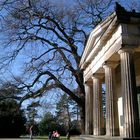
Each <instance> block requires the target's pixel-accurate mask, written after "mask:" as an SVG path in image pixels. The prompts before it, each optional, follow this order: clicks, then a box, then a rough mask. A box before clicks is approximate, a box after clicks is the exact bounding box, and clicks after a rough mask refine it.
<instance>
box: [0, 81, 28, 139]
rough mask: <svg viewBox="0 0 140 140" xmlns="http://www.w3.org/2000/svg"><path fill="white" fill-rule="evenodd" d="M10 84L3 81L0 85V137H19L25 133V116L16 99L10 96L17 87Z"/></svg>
mask: <svg viewBox="0 0 140 140" xmlns="http://www.w3.org/2000/svg"><path fill="white" fill-rule="evenodd" d="M8 85H10V87H9V88H8ZM11 85H12V84H10V83H5V84H4V85H3V86H1V87H0V99H1V100H0V137H19V136H20V135H21V134H25V123H26V118H25V115H24V112H23V110H22V109H21V108H20V106H19V103H18V101H17V100H15V99H12V98H11V95H14V94H16V92H17V90H16V89H17V88H14V87H15V86H11ZM4 95H5V96H4ZM5 97H8V98H5ZM14 97H15V96H14ZM15 130H16V131H15Z"/></svg>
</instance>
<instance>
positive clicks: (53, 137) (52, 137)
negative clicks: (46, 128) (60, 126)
mask: <svg viewBox="0 0 140 140" xmlns="http://www.w3.org/2000/svg"><path fill="white" fill-rule="evenodd" d="M59 137H60V134H59V133H58V131H57V130H56V131H53V132H52V133H51V132H49V140H59Z"/></svg>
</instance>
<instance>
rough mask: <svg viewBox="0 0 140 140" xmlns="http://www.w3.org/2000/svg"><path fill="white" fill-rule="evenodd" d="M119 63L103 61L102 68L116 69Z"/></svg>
mask: <svg viewBox="0 0 140 140" xmlns="http://www.w3.org/2000/svg"><path fill="white" fill-rule="evenodd" d="M118 64H119V63H118V62H117V61H105V62H104V64H103V68H104V69H105V68H108V67H110V68H116V67H117V65H118Z"/></svg>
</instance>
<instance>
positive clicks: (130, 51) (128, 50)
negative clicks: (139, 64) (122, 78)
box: [118, 48, 135, 54]
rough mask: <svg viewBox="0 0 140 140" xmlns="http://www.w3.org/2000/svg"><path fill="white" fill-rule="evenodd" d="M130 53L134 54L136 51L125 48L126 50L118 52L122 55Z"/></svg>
mask: <svg viewBox="0 0 140 140" xmlns="http://www.w3.org/2000/svg"><path fill="white" fill-rule="evenodd" d="M126 52H127V53H130V54H133V53H134V52H135V51H134V49H132V48H125V49H120V50H119V51H118V54H122V53H126Z"/></svg>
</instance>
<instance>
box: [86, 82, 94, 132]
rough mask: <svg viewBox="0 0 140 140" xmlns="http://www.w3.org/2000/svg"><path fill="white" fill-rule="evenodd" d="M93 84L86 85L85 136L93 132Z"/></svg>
mask: <svg viewBox="0 0 140 140" xmlns="http://www.w3.org/2000/svg"><path fill="white" fill-rule="evenodd" d="M91 89H92V86H91V83H90V84H88V83H86V84H85V92H86V95H85V134H87V135H89V134H92V130H93V94H92V90H91Z"/></svg>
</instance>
